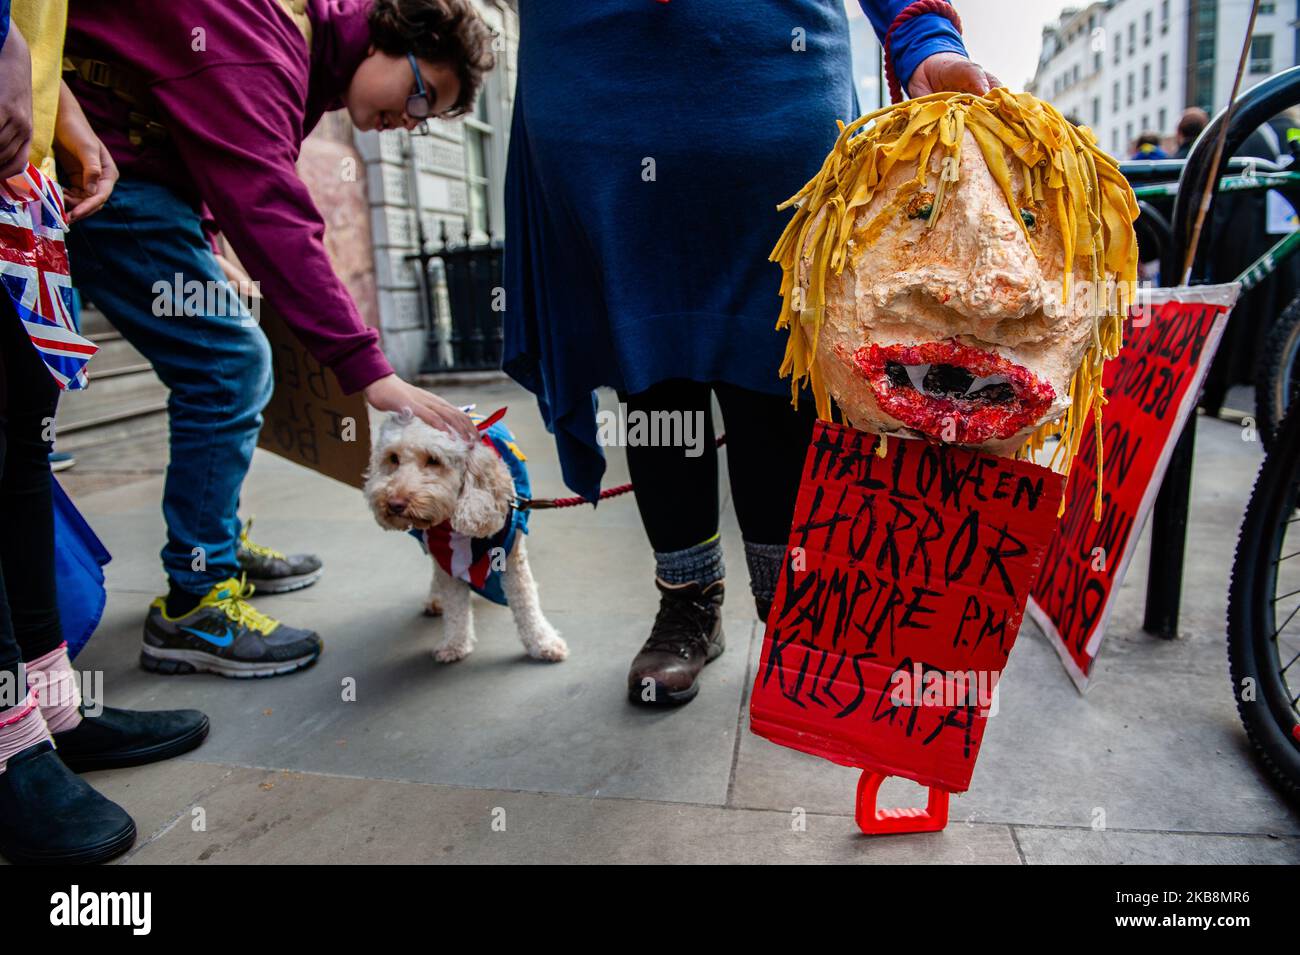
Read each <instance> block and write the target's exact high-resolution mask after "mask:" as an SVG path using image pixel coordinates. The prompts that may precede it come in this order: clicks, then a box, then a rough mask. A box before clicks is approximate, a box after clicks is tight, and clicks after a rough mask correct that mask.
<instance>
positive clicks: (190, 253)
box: [65, 0, 493, 677]
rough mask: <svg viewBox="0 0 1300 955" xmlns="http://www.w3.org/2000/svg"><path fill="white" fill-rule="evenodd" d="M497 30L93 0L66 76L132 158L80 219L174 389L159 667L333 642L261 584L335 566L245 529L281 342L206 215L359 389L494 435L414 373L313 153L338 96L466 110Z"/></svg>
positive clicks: (78, 261)
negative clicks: (242, 505)
mask: <svg viewBox="0 0 1300 955" xmlns="http://www.w3.org/2000/svg"><path fill="white" fill-rule="evenodd" d="M491 43H492V36H491V33H490V31H489V30H488V28H487V26H486V24H484V23H483V21H482V19H480V18H479V16H478V14H477V13H476V12H475V11H474V9H473V7H472V5H471V4H470V2H469V0H222V2H220V3H212V2H211V0H168V2H167V3H156V2H151V0H115V2H113V3H100V2H94V0H73V2H72V4H71V7H70V13H69V20H68V35H67V43H66V46H65V56H66V59H65V69H67V70H68V72H66V73H65V80H66V81H67V83H68V85H69V86H70V87H71V88H72V90H73V91H74V92H75V93H76V95H77V98H78V100H79V101H80V102H81V104H82V106H83V109H84V110H85V113H86V116H87V117H88V118H89V120H90V123H91V126H92V127H93V128H94V130H95V132H96V133H97V134H98V135H99V137H100V139H102V140H103V142H104V144H105V146H107V148H108V151H109V152H110V154H111V155H112V156H113V158H114V159H115V160H116V163H117V166H118V168H119V169H120V171H121V178H120V180H119V182H118V183H117V187H116V189H115V190H114V192H113V195H112V197H111V198H110V199H109V201H108V202H107V203H106V205H105V206H104V208H103V210H102V211H101V212H100V213H99V214H98V215H97V216H94V217H93V218H90V219H86V220H85V221H83V222H79V223H78V224H77V225H76V227H75V228H74V229H73V230H72V231H71V232H70V233H69V236H68V251H69V259H70V262H71V264H72V275H73V280H74V282H75V284H76V285H77V286H78V287H79V288H80V289H81V291H82V292H83V293H84V294H85V295H86V296H87V297H88V298H89V299H91V300H92V301H93V302H94V303H95V304H96V305H97V306H98V307H99V308H100V310H101V311H103V312H104V314H105V315H106V316H107V317H108V319H109V321H111V322H112V323H113V325H114V326H115V327H116V328H117V329H118V330H119V331H120V332H121V333H122V335H123V336H124V337H125V338H126V339H127V340H128V341H129V342H130V343H131V344H132V345H134V346H135V347H136V348H137V349H138V350H139V351H140V352H141V353H142V354H144V355H145V357H147V358H148V359H149V360H150V362H152V364H153V366H154V370H155V371H156V372H157V373H158V376H159V377H160V378H161V379H162V381H163V382H164V384H166V385H167V387H168V388H169V389H170V391H171V395H170V400H169V402H168V410H169V414H170V428H171V459H170V462H169V464H168V467H167V478H166V486H165V489H164V493H163V514H164V516H165V518H166V521H167V543H166V545H165V546H164V548H163V551H162V560H163V566H164V569H165V570H166V572H167V577H168V580H169V592H168V594H167V595H166V596H164V597H159V598H158V599H157V600H155V601H154V602H153V604H152V605H151V606H150V608H149V611H148V615H147V617H146V620H145V627H144V645H143V650H142V654H141V663H142V665H143V666H144V667H145V668H146V669H149V670H153V671H155V672H160V673H191V672H195V671H207V672H213V673H219V674H221V675H223V676H239V677H244V676H266V675H275V674H281V673H287V672H290V671H292V670H296V669H298V668H300V667H304V666H308V665H310V664H311V663H312V662H314V661H315V659H316V658H317V656H318V655H319V653H320V649H321V640H320V637H319V636H318V635H317V634H316V633H314V632H312V631H310V630H303V629H298V628H295V627H289V626H286V625H284V624H281V623H279V622H278V621H276V620H274V619H272V618H271V617H268V616H266V615H265V614H263V613H260V612H259V611H257V610H255V609H253V607H252V606H251V605H250V604H249V603H248V602H247V600H246V598H247V597H248V596H249V595H250V593H251V592H252V589H253V587H255V588H256V589H257V590H258V591H259V592H264V593H265V592H272V593H274V592H283V591H286V590H290V589H296V588H298V587H302V586H307V585H309V584H311V583H314V582H315V580H316V579H317V577H319V575H320V561H319V560H317V559H316V558H315V557H313V556H311V555H285V554H282V553H280V552H278V551H272V550H270V549H269V548H266V547H262V546H260V545H251V546H250V542H249V541H248V539H247V536H246V534H244V533H242V532H241V526H240V522H239V517H238V514H237V506H238V502H239V493H240V487H241V485H242V484H243V481H244V477H245V475H246V474H247V473H248V468H249V464H250V462H251V460H252V454H253V448H254V447H255V446H256V444H257V435H258V431H259V429H260V427H261V411H262V408H263V407H264V406H265V404H266V402H267V401H268V400H269V398H270V395H271V389H272V381H271V356H270V348H269V346H268V344H267V341H266V337H265V335H264V334H263V333H262V331H261V329H259V328H258V327H257V325H256V323H255V322H254V321H253V320H252V319H251V317H250V316H249V314H248V312H247V310H246V309H245V308H244V307H243V305H242V304H241V303H240V301H239V299H238V296H236V295H235V293H234V291H233V289H232V288H231V287H230V286H229V285H227V284H226V283H225V279H224V276H223V274H222V269H221V267H220V265H219V263H218V261H217V259H216V257H215V255H214V254H213V251H212V249H211V247H210V245H209V243H208V242H207V240H206V238H205V235H204V230H203V228H202V220H203V218H204V215H205V214H210V215H211V217H212V218H213V219H214V220H215V222H216V224H217V226H218V227H219V228H220V230H221V232H222V233H223V234H224V235H225V237H226V240H227V241H228V242H229V244H230V246H231V247H232V248H233V249H234V251H235V254H236V255H237V256H238V257H239V260H240V262H241V263H242V264H243V266H244V268H245V269H247V271H248V273H249V274H250V275H251V277H252V278H253V280H254V281H256V282H257V283H258V284H259V286H260V289H261V293H262V295H263V296H264V297H265V298H266V300H267V301H269V302H270V303H271V304H272V305H273V306H274V307H275V309H276V311H277V312H279V313H280V315H282V316H283V318H284V320H285V322H286V323H288V325H289V326H290V327H291V328H292V329H293V330H294V332H295V333H296V334H297V335H298V337H299V338H300V339H301V340H302V342H303V344H304V345H305V346H306V347H307V348H308V349H309V350H310V351H311V353H312V354H313V355H314V356H315V357H316V358H317V359H319V360H320V361H321V362H322V363H323V364H325V365H328V366H329V367H330V368H332V369H333V370H334V372H335V374H336V375H337V376H338V379H339V382H340V384H341V385H342V387H343V388H344V390H345V391H348V392H356V391H364V392H365V397H366V399H367V401H369V403H370V404H371V405H372V406H374V407H375V408H378V409H380V410H389V411H396V410H400V409H402V408H404V407H409V408H411V409H412V410H414V411H415V413H416V414H418V415H419V416H420V417H421V418H423V419H424V420H425V421H427V422H428V423H429V424H431V425H433V426H434V427H438V428H442V429H444V430H447V431H450V432H453V433H458V434H461V435H463V436H465V437H473V436H474V434H475V431H474V426H473V424H472V423H471V422H470V420H469V418H468V416H467V415H465V414H464V413H463V412H461V411H460V410H459V409H457V408H456V407H454V406H452V405H450V404H449V403H448V402H446V401H444V400H442V399H441V398H439V397H437V396H436V395H433V394H430V393H428V392H426V391H424V390H422V389H420V388H417V387H415V386H413V385H411V384H409V383H407V382H405V381H403V380H402V379H401V378H399V377H398V376H397V375H396V374H394V373H393V369H392V367H391V366H390V365H389V363H388V361H387V359H385V357H384V354H383V352H382V351H380V348H379V344H378V336H377V334H376V332H375V331H374V330H373V329H371V328H368V327H367V326H366V325H365V323H364V322H363V321H362V319H361V316H360V315H359V314H358V312H357V308H356V306H355V304H354V303H353V302H352V299H351V297H350V296H349V295H348V292H347V290H346V289H345V287H344V285H343V283H342V282H341V281H340V280H339V278H338V277H337V276H336V275H335V274H334V272H333V270H332V269H331V267H330V262H329V258H328V257H327V255H326V252H325V246H324V244H323V242H322V236H323V232H324V223H323V221H322V219H321V215H320V212H319V211H318V210H317V209H316V207H315V205H314V204H313V202H312V200H311V197H310V195H309V194H308V192H307V187H306V186H305V185H304V184H303V182H302V180H301V179H299V177H298V174H297V171H296V169H295V162H296V160H297V158H298V152H299V147H300V146H301V144H302V141H303V139H304V137H306V136H307V134H308V133H310V132H311V130H312V128H313V127H314V126H315V125H316V123H317V121H318V120H319V119H320V117H321V115H322V114H323V113H324V112H325V111H326V110H332V109H338V108H340V107H344V108H346V109H347V110H348V113H349V114H350V116H351V119H352V121H353V123H354V124H355V125H356V127H357V128H358V129H361V130H375V129H377V130H384V129H393V128H399V127H401V128H406V129H411V128H413V127H415V126H416V125H418V124H419V123H421V122H423V121H425V120H432V119H435V118H446V117H451V116H454V115H458V114H461V113H464V112H466V111H467V110H469V109H470V108H472V106H473V102H474V97H475V94H476V92H477V90H478V87H479V85H480V83H481V81H482V77H483V73H484V72H485V71H486V70H489V69H491V67H492V65H493V56H492V53H491ZM193 280H197V281H198V282H200V283H203V286H204V287H205V288H215V289H217V290H218V291H219V293H220V294H221V295H222V296H223V297H224V298H225V301H223V302H220V303H217V305H218V307H215V308H208V309H205V308H201V307H196V306H194V305H192V304H190V299H189V298H188V297H185V298H184V299H182V297H181V296H180V293H179V291H178V292H177V300H176V301H174V302H171V301H168V302H161V303H160V301H159V299H160V296H159V295H158V293H157V292H156V291H155V285H156V283H160V282H161V283H165V286H166V287H167V288H176V289H178V290H179V289H183V288H184V287H185V285H186V283H188V282H190V281H193ZM209 283H211V284H209ZM206 297H207V296H205V298H206ZM160 304H161V305H162V306H163V307H159V305H160ZM212 312H217V313H219V314H212ZM159 313H165V314H159ZM250 584H251V585H252V586H249V585H250Z"/></svg>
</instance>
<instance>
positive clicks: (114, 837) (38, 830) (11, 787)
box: [0, 740, 135, 865]
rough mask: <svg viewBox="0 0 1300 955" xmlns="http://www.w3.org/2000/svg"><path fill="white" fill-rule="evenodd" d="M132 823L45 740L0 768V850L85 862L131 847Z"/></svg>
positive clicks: (28, 860) (18, 856)
mask: <svg viewBox="0 0 1300 955" xmlns="http://www.w3.org/2000/svg"><path fill="white" fill-rule="evenodd" d="M134 842H135V823H134V822H133V821H132V820H131V817H130V816H128V815H127V814H126V811H125V810H123V809H122V807H121V806H119V805H118V804H117V803H115V802H113V801H111V800H109V799H106V798H104V797H103V796H101V795H100V794H99V793H97V792H95V790H94V789H92V788H91V787H90V784H89V783H86V782H84V781H83V780H81V779H79V778H77V777H76V776H74V775H73V774H72V772H71V771H70V770H69V769H68V767H67V766H64V765H63V762H62V760H60V759H59V757H58V756H57V755H55V753H54V747H53V746H51V745H50V743H49V741H48V740H42V741H41V742H39V743H34V744H33V745H31V746H28V747H27V748H26V749H25V750H22V751H21V752H20V753H18V754H17V755H15V756H14V757H13V758H12V759H11V760H9V763H8V765H7V766H6V767H5V771H4V772H3V773H0V855H3V856H4V857H5V858H6V859H8V860H9V861H10V862H14V863H19V864H28V865H38V864H39V865H90V864H92V863H95V862H107V861H108V860H109V859H112V858H114V857H115V856H119V855H121V854H122V853H123V852H125V851H126V850H127V849H129V848H131V846H132V844H134Z"/></svg>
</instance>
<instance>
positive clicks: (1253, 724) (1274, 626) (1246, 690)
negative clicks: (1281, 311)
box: [1228, 405, 1300, 800]
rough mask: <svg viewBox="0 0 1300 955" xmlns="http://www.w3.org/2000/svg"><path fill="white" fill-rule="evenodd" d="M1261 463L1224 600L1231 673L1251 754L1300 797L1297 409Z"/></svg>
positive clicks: (1299, 430) (1299, 427) (1288, 791)
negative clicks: (1254, 752)
mask: <svg viewBox="0 0 1300 955" xmlns="http://www.w3.org/2000/svg"><path fill="white" fill-rule="evenodd" d="M1275 444H1276V446H1275V447H1274V449H1273V450H1272V451H1271V452H1269V454H1268V456H1267V457H1266V458H1265V459H1264V464H1263V466H1262V467H1261V468H1260V471H1259V477H1258V478H1257V479H1256V481H1255V489H1254V491H1253V492H1252V494H1251V497H1250V504H1249V506H1248V507H1247V508H1246V519H1245V521H1244V522H1243V523H1242V527H1241V536H1240V537H1239V538H1238V541H1237V556H1236V560H1235V561H1234V563H1233V568H1232V586H1231V588H1230V590H1229V594H1228V669H1229V672H1230V673H1231V675H1232V690H1233V697H1234V698H1235V699H1236V701H1237V712H1238V713H1239V714H1240V715H1241V721H1242V723H1243V724H1244V725H1245V727H1246V735H1247V736H1248V737H1249V738H1250V742H1251V744H1252V745H1253V746H1254V748H1255V751H1256V753H1257V754H1258V755H1259V757H1260V760H1261V761H1262V762H1263V764H1264V766H1265V767H1266V768H1267V769H1268V771H1269V772H1270V773H1271V774H1272V775H1273V777H1274V778H1275V779H1276V780H1277V782H1278V783H1279V785H1280V786H1281V788H1282V791H1283V792H1284V793H1285V794H1286V795H1287V796H1288V797H1289V798H1291V799H1293V800H1297V799H1300V706H1297V701H1298V700H1300V515H1298V514H1297V513H1296V505H1297V498H1298V497H1300V405H1298V406H1296V407H1294V408H1292V410H1291V413H1290V414H1289V415H1288V416H1287V417H1286V418H1285V419H1284V420H1283V423H1282V427H1281V429H1280V430H1279V431H1278V433H1277V435H1276V442H1275Z"/></svg>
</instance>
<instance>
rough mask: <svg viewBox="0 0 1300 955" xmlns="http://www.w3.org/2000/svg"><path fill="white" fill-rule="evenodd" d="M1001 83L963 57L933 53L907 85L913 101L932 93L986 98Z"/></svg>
mask: <svg viewBox="0 0 1300 955" xmlns="http://www.w3.org/2000/svg"><path fill="white" fill-rule="evenodd" d="M1001 85H1002V81H1001V80H1000V79H998V78H997V77H996V76H994V75H993V74H992V73H989V72H988V71H987V70H985V69H984V67H982V66H980V65H979V64H978V63H975V62H973V61H971V60H969V59H967V58H966V57H964V56H962V55H961V54H960V53H934V54H931V55H930V56H927V57H926V58H925V59H924V60H922V61H921V62H920V64H919V65H918V66H917V68H916V69H915V70H914V71H913V72H912V78H911V79H909V80H908V81H907V95H908V96H910V97H912V98H913V99H915V98H917V97H918V96H926V95H928V94H930V93H939V92H951V93H974V94H975V95H976V96H983V95H984V94H985V93H987V92H988V91H989V90H991V89H993V87H995V86H1001Z"/></svg>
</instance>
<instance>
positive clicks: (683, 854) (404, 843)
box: [128, 769, 1020, 865]
mask: <svg viewBox="0 0 1300 955" xmlns="http://www.w3.org/2000/svg"><path fill="white" fill-rule="evenodd" d="M199 802H200V805H201V807H202V809H203V811H204V822H205V825H206V828H205V829H204V830H202V831H195V830H194V827H193V825H192V820H193V818H194V817H193V815H192V810H191V809H190V808H189V807H187V810H186V812H185V813H184V814H183V817H182V819H181V821H180V823H178V824H177V825H175V826H173V827H172V828H170V829H169V830H167V831H166V832H163V833H161V834H158V835H157V836H155V837H154V838H152V839H151V840H149V841H146V842H145V843H144V844H143V845H142V846H140V847H139V848H138V849H137V850H136V851H135V852H134V853H133V854H132V855H131V856H129V857H128V861H129V862H132V863H148V864H157V863H199V862H206V863H250V862H255V863H296V864H309V865H311V864H315V865H319V864H328V863H435V862H473V863H492V864H501V863H574V862H592V863H740V862H751V863H752V862H832V863H876V864H882V863H883V864H887V863H898V862H933V863H941V862H943V863H959V862H960V863H968V862H983V863H1006V864H1017V863H1018V862H1019V861H1020V859H1019V856H1018V854H1017V852H1016V848H1015V844H1014V842H1013V840H1012V838H1011V833H1010V829H1009V828H1008V827H1005V826H983V825H960V826H953V827H950V828H949V829H948V830H947V831H945V832H942V833H933V834H929V835H925V836H917V837H910V838H906V839H904V838H885V839H867V838H865V837H863V836H862V835H860V834H859V833H857V831H856V829H855V827H854V824H853V820H852V819H851V818H847V817H843V816H818V815H816V814H805V815H804V816H802V817H795V816H793V815H792V814H790V813H782V812H753V811H737V810H728V809H721V808H717V807H709V806H698V805H689V804H676V803H663V802H647V801H643V800H632V799H591V798H585V797H581V796H556V795H544V794H538V793H526V792H511V791H506V790H500V789H457V788H452V787H446V786H431V785H425V784H419V783H403V782H394V781H391V780H374V779H355V778H347V777H341V776H332V775H318V774H310V773H294V772H283V771H259V770H252V769H239V770H235V771H233V772H231V773H230V774H229V775H228V776H225V777H223V778H222V780H221V782H220V783H219V784H218V785H216V786H215V787H212V788H210V789H209V790H208V791H207V792H206V793H205V794H204V795H203V796H202V797H201V799H200V801H199Z"/></svg>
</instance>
